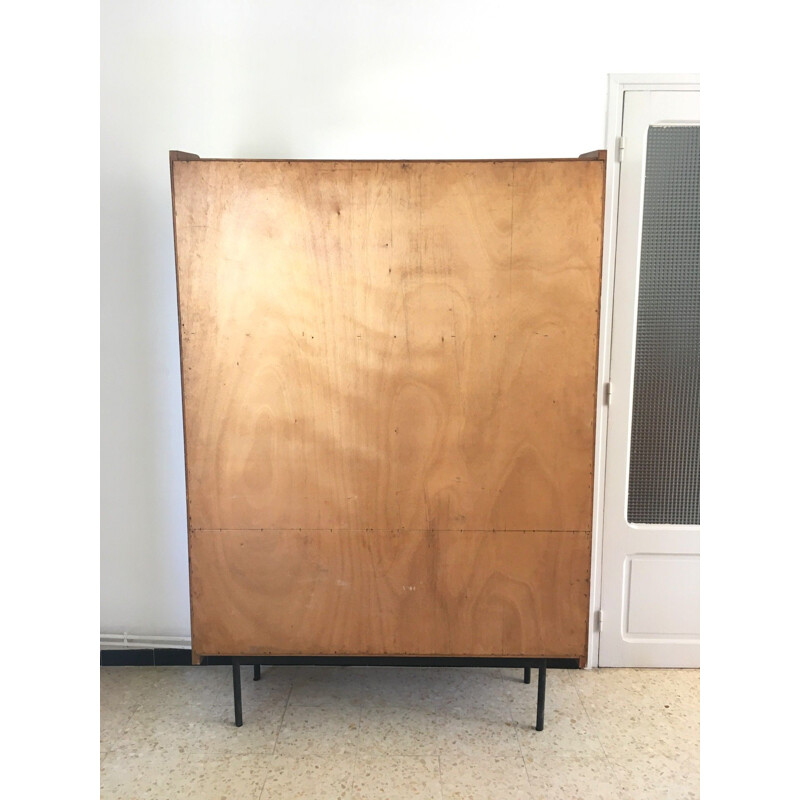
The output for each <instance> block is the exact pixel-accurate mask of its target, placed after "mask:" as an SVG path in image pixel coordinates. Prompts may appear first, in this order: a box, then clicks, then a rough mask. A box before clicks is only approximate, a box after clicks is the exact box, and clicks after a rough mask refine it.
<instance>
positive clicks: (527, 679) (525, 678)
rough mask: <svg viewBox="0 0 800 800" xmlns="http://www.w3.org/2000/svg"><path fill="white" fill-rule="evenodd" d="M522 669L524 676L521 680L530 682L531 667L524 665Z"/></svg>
mask: <svg viewBox="0 0 800 800" xmlns="http://www.w3.org/2000/svg"><path fill="white" fill-rule="evenodd" d="M524 670H525V677H524V678H523V680H524V681H525V683H530V682H531V668H530V667H524Z"/></svg>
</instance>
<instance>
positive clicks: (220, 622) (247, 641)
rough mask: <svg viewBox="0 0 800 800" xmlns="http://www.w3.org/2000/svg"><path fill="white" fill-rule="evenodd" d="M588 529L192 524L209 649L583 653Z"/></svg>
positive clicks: (198, 604)
mask: <svg viewBox="0 0 800 800" xmlns="http://www.w3.org/2000/svg"><path fill="white" fill-rule="evenodd" d="M590 539H591V537H590V535H589V534H588V533H575V532H568V531H556V532H552V531H538V532H534V531H524V532H520V531H513V532H494V533H493V532H484V531H480V532H476V531H470V532H463V533H462V532H447V531H416V532H410V531H404V532H376V531H347V532H331V531H302V532H299V531H229V530H226V531H192V533H191V534H190V546H191V550H192V574H191V585H192V608H193V620H192V637H193V641H192V645H193V649H194V650H195V652H197V653H203V654H205V655H214V654H218V655H223V654H228V655H278V654H281V655H287V654H292V655H319V654H330V655H387V654H393V655H411V654H413V655H440V656H464V655H468V656H499V655H504V656H529V657H545V656H548V657H567V658H574V657H580V656H582V655H584V654H585V649H586V638H587V620H588V607H589V599H588V595H589V560H590V559H589V550H590Z"/></svg>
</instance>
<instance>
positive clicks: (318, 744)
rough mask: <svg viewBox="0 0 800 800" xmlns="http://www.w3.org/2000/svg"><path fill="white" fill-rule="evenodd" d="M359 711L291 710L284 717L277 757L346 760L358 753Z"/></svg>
mask: <svg viewBox="0 0 800 800" xmlns="http://www.w3.org/2000/svg"><path fill="white" fill-rule="evenodd" d="M359 718H360V709H359V708H358V707H351V706H344V707H342V706H330V707H318V706H291V705H290V706H289V707H287V709H286V713H285V714H284V717H283V723H282V724H281V729H280V733H279V734H278V741H277V744H276V745H275V753H276V755H285V756H292V755H301V754H304V753H310V754H314V755H321V756H333V755H341V756H346V755H349V754H352V753H354V752H355V749H356V743H357V741H358V729H359Z"/></svg>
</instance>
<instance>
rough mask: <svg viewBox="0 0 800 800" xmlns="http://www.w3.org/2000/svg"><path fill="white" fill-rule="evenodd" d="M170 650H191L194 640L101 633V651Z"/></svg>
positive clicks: (183, 637)
mask: <svg viewBox="0 0 800 800" xmlns="http://www.w3.org/2000/svg"><path fill="white" fill-rule="evenodd" d="M150 648H153V649H156V648H158V649H161V648H170V649H173V648H174V649H179V650H191V649H192V640H191V638H190V637H189V636H154V635H152V634H147V633H145V634H135V633H101V634H100V649H101V650H112V649H113V650H133V649H136V650H142V649H145V650H149V649H150Z"/></svg>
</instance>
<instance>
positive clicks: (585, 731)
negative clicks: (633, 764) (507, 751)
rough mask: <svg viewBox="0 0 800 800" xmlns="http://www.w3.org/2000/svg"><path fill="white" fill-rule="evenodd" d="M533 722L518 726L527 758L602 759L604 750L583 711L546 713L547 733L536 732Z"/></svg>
mask: <svg viewBox="0 0 800 800" xmlns="http://www.w3.org/2000/svg"><path fill="white" fill-rule="evenodd" d="M534 723H535V718H534V720H532V721H526V722H525V723H522V722H517V735H518V737H519V744H520V747H521V748H522V753H523V755H525V756H526V757H527V756H528V755H535V754H538V753H564V754H570V753H575V754H577V755H582V756H597V757H600V756H603V755H605V753H604V752H603V747H602V744H601V741H600V738H599V737H598V735H597V733H596V732H595V731H594V729H593V727H592V723H591V721H590V720H589V717H588V716H587V714H586V712H585V711H584V710H583V709H582V708H578V709H571V710H569V711H560V710H557V709H556V710H553V709H546V711H545V717H544V730H542V731H537V730H535V729H534V727H533V725H534Z"/></svg>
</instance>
